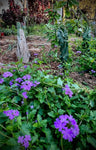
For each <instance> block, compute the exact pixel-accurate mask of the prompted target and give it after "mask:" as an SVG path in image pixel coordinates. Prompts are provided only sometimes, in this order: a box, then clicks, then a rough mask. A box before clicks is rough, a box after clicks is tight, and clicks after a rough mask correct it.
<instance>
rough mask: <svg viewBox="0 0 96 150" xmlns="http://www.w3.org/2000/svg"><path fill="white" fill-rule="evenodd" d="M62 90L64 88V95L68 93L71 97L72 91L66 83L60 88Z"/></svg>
mask: <svg viewBox="0 0 96 150" xmlns="http://www.w3.org/2000/svg"><path fill="white" fill-rule="evenodd" d="M62 90H63V91H64V90H65V94H66V95H69V97H72V95H73V92H72V91H71V89H70V88H69V86H68V85H67V84H66V85H65V88H62Z"/></svg>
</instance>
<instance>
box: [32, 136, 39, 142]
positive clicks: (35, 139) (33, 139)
mask: <svg viewBox="0 0 96 150" xmlns="http://www.w3.org/2000/svg"><path fill="white" fill-rule="evenodd" d="M37 140H38V135H37V134H35V136H32V144H33V143H35V142H36V141H37Z"/></svg>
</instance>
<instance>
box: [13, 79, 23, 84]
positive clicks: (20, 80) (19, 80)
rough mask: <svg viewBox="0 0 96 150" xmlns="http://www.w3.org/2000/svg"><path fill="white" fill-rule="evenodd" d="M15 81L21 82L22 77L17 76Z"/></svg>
mask: <svg viewBox="0 0 96 150" xmlns="http://www.w3.org/2000/svg"><path fill="white" fill-rule="evenodd" d="M15 81H17V82H19V83H21V82H22V81H23V80H22V78H17V79H16V80H15Z"/></svg>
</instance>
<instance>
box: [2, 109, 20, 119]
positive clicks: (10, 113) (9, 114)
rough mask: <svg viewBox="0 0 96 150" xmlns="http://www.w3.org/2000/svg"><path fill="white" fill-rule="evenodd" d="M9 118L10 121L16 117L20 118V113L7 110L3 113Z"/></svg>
mask: <svg viewBox="0 0 96 150" xmlns="http://www.w3.org/2000/svg"><path fill="white" fill-rule="evenodd" d="M3 113H4V114H5V115H6V116H7V117H9V119H10V120H13V119H14V118H15V116H16V117H17V116H19V111H18V110H13V109H11V110H7V111H4V112H3Z"/></svg>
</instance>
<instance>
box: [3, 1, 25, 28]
mask: <svg viewBox="0 0 96 150" xmlns="http://www.w3.org/2000/svg"><path fill="white" fill-rule="evenodd" d="M23 15H24V14H23V12H22V11H21V8H20V6H19V5H17V4H15V3H14V1H12V2H10V3H9V9H7V10H6V11H5V10H4V11H3V15H2V20H3V22H4V23H5V25H6V26H7V25H9V26H12V25H16V22H18V21H19V22H23Z"/></svg>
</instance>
